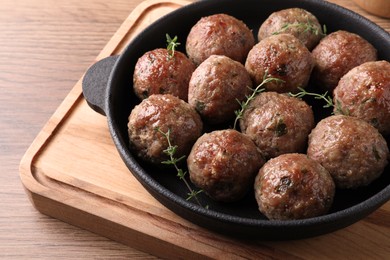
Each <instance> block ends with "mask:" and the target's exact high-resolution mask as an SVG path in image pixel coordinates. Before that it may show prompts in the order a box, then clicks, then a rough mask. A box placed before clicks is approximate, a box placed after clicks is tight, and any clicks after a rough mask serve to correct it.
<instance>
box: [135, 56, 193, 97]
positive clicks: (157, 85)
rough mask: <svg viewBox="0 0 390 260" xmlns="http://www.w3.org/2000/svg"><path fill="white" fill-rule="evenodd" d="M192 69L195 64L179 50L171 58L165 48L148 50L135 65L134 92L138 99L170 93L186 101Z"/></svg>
mask: <svg viewBox="0 0 390 260" xmlns="http://www.w3.org/2000/svg"><path fill="white" fill-rule="evenodd" d="M194 70H195V65H194V64H193V63H192V62H191V61H190V60H189V59H188V57H187V56H186V55H184V54H183V53H181V52H179V51H175V53H174V55H173V57H171V58H170V56H169V53H168V51H167V49H155V50H152V51H148V52H146V53H145V54H144V55H142V56H141V57H140V58H139V59H138V61H137V63H136V65H135V69H134V74H133V87H134V92H135V94H136V95H137V96H138V97H139V98H140V99H144V98H147V97H148V96H150V95H152V94H172V95H174V96H176V97H179V98H181V99H183V100H185V101H187V97H188V83H189V81H190V78H191V75H192V72H193V71H194Z"/></svg>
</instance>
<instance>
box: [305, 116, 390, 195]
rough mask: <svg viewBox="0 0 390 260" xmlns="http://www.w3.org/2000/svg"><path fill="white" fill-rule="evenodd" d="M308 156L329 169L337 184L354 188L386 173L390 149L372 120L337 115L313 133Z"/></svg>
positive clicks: (320, 123) (318, 125)
mask: <svg viewBox="0 0 390 260" xmlns="http://www.w3.org/2000/svg"><path fill="white" fill-rule="evenodd" d="M307 155H308V156H309V157H310V158H312V159H313V160H315V161H317V162H319V163H321V165H322V166H324V167H325V168H326V169H327V170H328V171H329V173H330V174H331V175H332V177H333V179H334V181H335V183H336V186H337V187H339V188H341V189H348V188H351V189H352V188H358V187H361V186H366V185H368V184H370V183H371V182H372V181H373V180H375V179H376V178H378V177H379V176H380V175H381V174H382V172H383V170H384V168H385V166H386V165H387V162H388V161H387V160H388V157H389V149H388V147H387V143H386V140H385V139H384V138H383V137H382V135H381V134H380V133H379V132H378V130H377V129H376V128H375V127H373V126H372V125H370V124H369V123H367V122H365V121H363V120H361V119H358V118H355V117H350V116H344V115H333V116H330V117H327V118H325V119H323V120H321V121H320V122H319V123H318V124H317V126H316V127H315V128H314V129H313V130H312V132H311V133H310V135H309V142H308V149H307Z"/></svg>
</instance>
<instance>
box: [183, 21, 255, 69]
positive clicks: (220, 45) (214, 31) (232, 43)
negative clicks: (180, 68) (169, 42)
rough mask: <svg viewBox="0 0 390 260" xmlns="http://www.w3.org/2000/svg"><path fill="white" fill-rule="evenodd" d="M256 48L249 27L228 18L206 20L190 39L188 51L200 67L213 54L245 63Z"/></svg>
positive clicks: (199, 23) (188, 37) (191, 33)
mask: <svg viewBox="0 0 390 260" xmlns="http://www.w3.org/2000/svg"><path fill="white" fill-rule="evenodd" d="M254 44H255V38H254V36H253V34H252V31H251V30H250V29H249V28H248V27H247V26H246V24H245V23H244V22H242V21H240V20H238V19H237V18H235V17H232V16H230V15H227V14H214V15H210V16H206V17H202V18H201V19H200V20H199V21H198V22H197V23H196V24H195V25H194V26H193V27H192V28H191V31H190V33H189V34H188V36H187V42H186V51H187V54H188V56H189V57H190V59H191V60H192V61H193V62H194V63H195V64H197V65H199V64H200V63H201V62H202V61H204V60H205V59H207V58H208V57H209V56H210V55H212V54H217V55H225V56H228V57H229V58H232V59H233V60H236V61H239V62H241V63H244V62H245V59H246V56H247V54H248V52H249V50H250V49H251V48H252V47H253V45H254Z"/></svg>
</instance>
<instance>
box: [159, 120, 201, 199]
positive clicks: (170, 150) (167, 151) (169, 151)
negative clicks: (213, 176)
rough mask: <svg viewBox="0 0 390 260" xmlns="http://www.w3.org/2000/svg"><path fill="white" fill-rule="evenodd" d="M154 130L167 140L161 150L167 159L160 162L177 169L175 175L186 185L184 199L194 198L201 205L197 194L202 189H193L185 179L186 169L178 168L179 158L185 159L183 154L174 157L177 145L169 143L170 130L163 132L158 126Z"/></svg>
mask: <svg viewBox="0 0 390 260" xmlns="http://www.w3.org/2000/svg"><path fill="white" fill-rule="evenodd" d="M156 131H158V132H159V133H160V134H162V135H163V136H164V137H165V138H166V139H167V141H168V147H167V148H166V149H165V150H164V151H163V152H164V153H165V154H166V155H168V156H169V160H166V161H163V162H161V163H162V164H167V165H173V166H174V167H175V169H176V171H177V176H178V177H179V179H180V180H182V181H183V182H184V184H185V185H186V187H187V188H188V190H189V192H188V193H187V195H188V197H187V199H186V200H191V199H195V201H196V203H197V204H198V205H199V206H202V205H201V203H200V202H199V200H198V197H197V195H198V194H200V193H202V192H203V190H198V191H194V190H193V189H192V188H191V186H190V184H189V183H188V181H187V180H186V179H185V176H186V175H187V172H186V171H183V170H182V169H180V168H179V167H178V165H177V164H178V163H179V162H180V161H181V160H184V159H185V157H186V156H185V155H183V156H181V157H180V158H176V157H175V153H176V151H177V145H172V143H171V137H170V135H171V130H170V129H168V131H167V132H166V133H165V132H163V131H162V130H161V129H160V128H158V127H157V128H156Z"/></svg>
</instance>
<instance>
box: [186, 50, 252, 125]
mask: <svg viewBox="0 0 390 260" xmlns="http://www.w3.org/2000/svg"><path fill="white" fill-rule="evenodd" d="M251 88H252V81H251V78H250V76H249V74H248V72H247V71H246V69H245V67H244V65H242V64H241V63H239V62H238V61H234V60H232V59H230V58H228V57H226V56H221V55H211V56H210V57H209V58H207V59H206V60H205V61H204V62H202V63H201V64H200V65H199V67H198V68H196V70H195V71H194V73H193V74H192V77H191V80H190V83H189V90H188V102H189V104H190V105H191V106H192V107H193V108H195V109H196V110H197V111H198V112H199V114H200V115H201V117H202V119H203V120H204V121H205V122H208V123H210V124H219V123H223V122H226V121H228V120H230V119H232V118H233V117H234V111H235V110H237V109H239V108H240V104H239V103H238V102H237V100H238V101H242V100H244V99H245V96H246V95H247V94H250V93H251Z"/></svg>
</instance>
